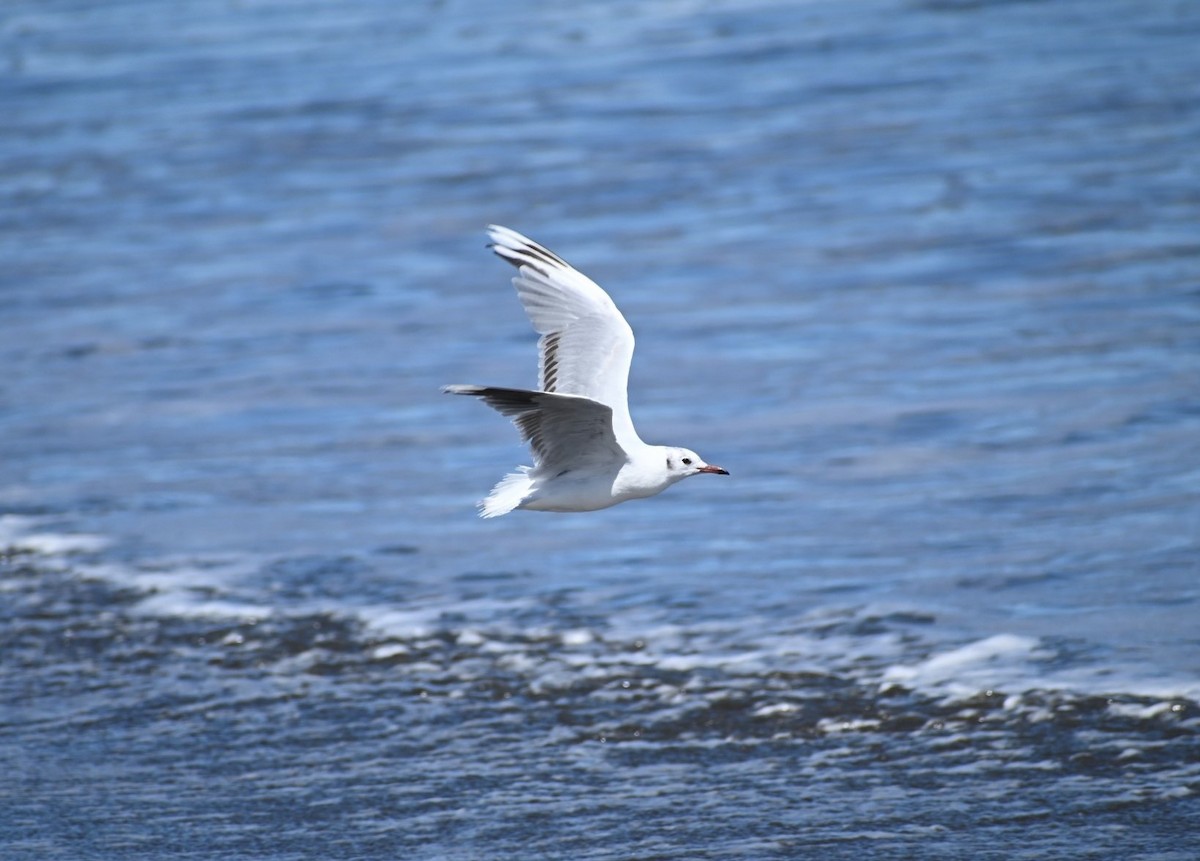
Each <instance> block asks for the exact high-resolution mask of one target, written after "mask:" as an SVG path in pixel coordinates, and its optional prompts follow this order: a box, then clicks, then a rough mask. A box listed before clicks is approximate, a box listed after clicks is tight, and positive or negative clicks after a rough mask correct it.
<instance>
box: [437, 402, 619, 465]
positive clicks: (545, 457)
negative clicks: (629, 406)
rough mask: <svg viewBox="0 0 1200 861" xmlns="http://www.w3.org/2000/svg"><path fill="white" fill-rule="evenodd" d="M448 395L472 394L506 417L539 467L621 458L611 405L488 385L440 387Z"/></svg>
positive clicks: (609, 462)
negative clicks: (614, 432)
mask: <svg viewBox="0 0 1200 861" xmlns="http://www.w3.org/2000/svg"><path fill="white" fill-rule="evenodd" d="M442 391H444V392H447V393H449V394H452V395H473V396H475V397H477V398H482V399H483V402H484V403H485V404H487V405H488V406H489V407H491V408H492V409H494V410H496V411H497V412H499V413H500V414H502V415H505V416H508V417H509V418H510V419H512V422H513V424H514V425H516V426H517V430H519V431H520V432H521V437H522V439H524V440H525V442H527V443H529V447H530V448H531V449H532V450H533V457H534V461H535V463H536V465H537V466H538V467H539V468H546V469H559V468H562V469H566V468H572V469H574V468H577V467H579V466H582V465H586V464H592V465H596V466H611V465H614V464H618V463H622V462H624V461H625V460H626V454H625V451H624V449H622V448H621V446H620V445H619V444H618V442H617V438H616V436H614V434H613V426H612V408H611V407H609V406H608V405H607V404H601V403H597V402H596V401H593V400H591V399H590V398H584V397H580V396H579V395H564V394H553V393H551V392H529V391H525V390H524V389H500V388H495V387H493V386H446V387H445V388H443V389H442Z"/></svg>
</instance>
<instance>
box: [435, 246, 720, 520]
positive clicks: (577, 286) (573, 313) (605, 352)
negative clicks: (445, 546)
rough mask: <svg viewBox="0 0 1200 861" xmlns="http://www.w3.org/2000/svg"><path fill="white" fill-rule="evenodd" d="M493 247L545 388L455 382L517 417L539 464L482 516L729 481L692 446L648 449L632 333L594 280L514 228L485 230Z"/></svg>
mask: <svg viewBox="0 0 1200 861" xmlns="http://www.w3.org/2000/svg"><path fill="white" fill-rule="evenodd" d="M488 237H489V238H490V239H491V240H492V244H491V245H490V246H489V247H490V248H491V249H492V251H494V252H495V253H496V255H497V256H499V257H500V258H501V259H503V260H507V261H508V262H509V263H511V264H512V265H513V266H515V267H516V268H517V275H516V277H515V278H513V280H512V283H513V286H514V287H516V288H517V296H518V298H520V300H521V304H522V305H524V306H525V313H526V314H528V315H529V320H530V322H531V323H533V328H534V330H535V331H537V333H538V334H539V335H541V338H539V339H538V352H539V356H538V388H537V390H536V391H531V390H527V389H510V388H499V387H495V386H470V385H454V386H445V387H444V388H443V389H442V391H443V392H446V393H448V394H452V395H471V396H472V397H477V398H480V399H482V400H483V402H484V403H485V404H487V405H488V406H489V407H491V408H492V409H494V410H496V411H497V412H499V413H500V414H501V415H505V416H507V417H508V418H510V419H512V422H513V424H514V425H516V426H517V430H518V431H520V433H521V438H522V439H523V440H524V441H525V442H527V443H528V444H529V447H530V449H531V451H532V452H533V466H519V467H517V471H516V472H512V473H509V474H508V475H506V476H504V478H502V479H500V482H499V483H498V484H497V485H496V486H495V487H493V488H492V492H491V493H490V494H489V495H488V497H487V498H486V499H484V500H482V501H481V502H480V503H479V513H480V516H481V517H499V516H500V515H502V514H508V513H509V512H510V511H513V510H515V509H524V510H528V511H596V510H598V509H601V508H608V507H609V506H612V505H616V504H617V503H620V502H627V501H628V500H630V499H643V498H645V497H647V496H654V495H655V494H657V493H660V492H662V491H664V490H666V489H667V488H668V487H670V486H671V485H672V484H674V483H675V482H677V481H681V480H682V479H685V478H688V477H689V476H693V475H699V474H701V473H709V474H716V475H729V473H728V472H726V471H725V470H724V469H722V468H721V467H719V466H713V465H712V464H708V463H705V462H704V460H703V459H702V458H701V457H700V455H698V454H696V453H695V452H694V451H692V450H690V449H686V448H678V447H676V446H665V445H647V444H646V443H644V442H642V439H641V437H639V436H638V435H637V431H635V430H634V429H633V419H631V418H630V417H629V397H628V394H627V388H628V384H629V363H630V361H631V360H632V359H633V330H632V329H630V328H629V324H628V323H627V322H625V318H624V317H623V316H621V312H620V311H618V310H617V306H616V305H615V304H614V303H613V300H612V299H611V298H609V295H608V294H607V293H605V292H604V290H602V289H601V288H600V285H598V284H597V283H596V282H595V281H593V280H592V279H590V278H588V277H587V276H586V275H584V274H583V273H582V272H580V271H578V270H577V269H575V268H574V267H572V266H571V265H570V264H569V263H567V262H566V261H565V260H563V259H562V258H561V257H559V256H558V255H557V254H555V253H554V252H552V251H550V250H548V249H546V248H543V247H542V246H541V245H538V244H537V243H536V242H534V241H533V240H531V239H528V238H526V237H524V236H522V235H521V234H520V233H517V232H516V231H515V230H510V229H509V228H507V227H500V226H498V225H495V224H492V225H489V226H488Z"/></svg>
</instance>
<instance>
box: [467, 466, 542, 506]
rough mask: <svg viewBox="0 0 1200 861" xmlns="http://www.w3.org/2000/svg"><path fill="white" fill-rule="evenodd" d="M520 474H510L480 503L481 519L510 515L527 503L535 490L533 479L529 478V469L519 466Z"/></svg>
mask: <svg viewBox="0 0 1200 861" xmlns="http://www.w3.org/2000/svg"><path fill="white" fill-rule="evenodd" d="M517 469H519V470H520V472H510V473H509V474H508V475H506V476H504V478H502V479H500V481H499V483H497V485H496V486H495V487H493V488H492V492H491V493H489V494H488V497H487V499H483V500H480V502H479V516H480V517H499V516H500V515H501V514H508V512H510V511H512V510H513V509H514V508H516V507H517V506H519V505H520V504H521V503H522V502H524V501H525V497H527V496H528V495H529V492H530V491H531V490H533V479H531V478H530V477H529V467H527V466H519V467H517Z"/></svg>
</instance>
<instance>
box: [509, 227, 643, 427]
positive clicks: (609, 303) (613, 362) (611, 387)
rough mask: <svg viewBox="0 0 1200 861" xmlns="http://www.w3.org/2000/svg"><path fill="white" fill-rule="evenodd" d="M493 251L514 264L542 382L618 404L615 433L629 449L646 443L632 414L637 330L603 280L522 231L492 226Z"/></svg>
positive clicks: (545, 386) (560, 391) (548, 388)
mask: <svg viewBox="0 0 1200 861" xmlns="http://www.w3.org/2000/svg"><path fill="white" fill-rule="evenodd" d="M488 236H489V237H490V238H491V240H492V243H493V245H492V250H493V251H494V252H495V253H496V254H497V255H498V256H500V257H502V258H503V259H505V260H507V261H508V262H509V263H511V264H512V265H513V266H516V267H517V272H518V274H517V277H515V278H513V286H514V287H516V288H517V295H518V296H519V297H520V299H521V304H522V305H524V306H525V313H526V314H528V315H529V320H530V322H532V323H533V328H534V329H535V330H536V331H537V333H538V334H539V335H541V336H542V337H541V339H540V340H539V341H538V349H539V358H538V384H539V387H540V388H541V389H542V390H543V391H546V392H555V393H558V394H564V395H579V396H581V397H584V398H589V399H590V400H592V401H595V402H597V403H600V404H604V405H606V406H608V407H611V408H612V425H613V433H614V434H615V435H616V439H617V441H618V442H619V443H620V444H621V445H622V446H623V447H624V448H625V449H630V448H632V447H634V446H635V445H637V444H640V443H641V439H639V437H638V435H637V432H636V431H635V430H634V429H633V421H632V420H631V419H630V417H629V396H628V394H627V388H628V385H629V364H630V362H631V361H632V360H633V330H632V329H630V328H629V324H628V323H627V322H625V318H624V317H623V316H621V312H620V311H619V310H617V306H616V305H615V304H613V300H612V299H611V298H609V295H608V294H607V293H605V292H604V291H603V290H602V289H601V288H600V286H599V285H598V284H596V282H594V281H592V279H590V278H588V277H587V276H586V275H584V274H583V273H581V272H579V271H578V270H576V269H574V268H573V267H572V266H571V265H570V264H569V263H567V262H566V261H565V260H563V259H562V258H561V257H559V256H558V255H557V254H555V253H554V252H553V251H550V250H548V249H546V248H543V247H542V246H541V245H538V244H537V243H536V242H534V241H533V240H531V239H528V238H527V237H524V236H522V235H521V234H520V233H517V232H516V231H515V230H510V229H508V228H507V227H500V226H498V225H495V224H493V225H490V226H489V227H488Z"/></svg>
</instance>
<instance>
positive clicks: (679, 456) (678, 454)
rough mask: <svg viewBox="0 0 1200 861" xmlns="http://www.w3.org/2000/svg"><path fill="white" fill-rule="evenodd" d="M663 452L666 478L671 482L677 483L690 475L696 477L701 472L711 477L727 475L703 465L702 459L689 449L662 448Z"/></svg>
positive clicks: (711, 466)
mask: <svg viewBox="0 0 1200 861" xmlns="http://www.w3.org/2000/svg"><path fill="white" fill-rule="evenodd" d="M663 451H664V456H665V457H666V466H667V477H668V478H669V479H670V480H671V481H672V482H676V481H679V480H680V479H684V478H687V477H688V476H691V475H698V474H700V473H702V472H707V473H712V474H713V475H729V472H728V471H726V470H724V469H721V467H719V466H713V465H712V464H710V463H705V462H704V458H702V457H700V455H698V454H696V453H695V452H694V451H692V450H691V449H687V448H673V447H671V446H664V447H663Z"/></svg>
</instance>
